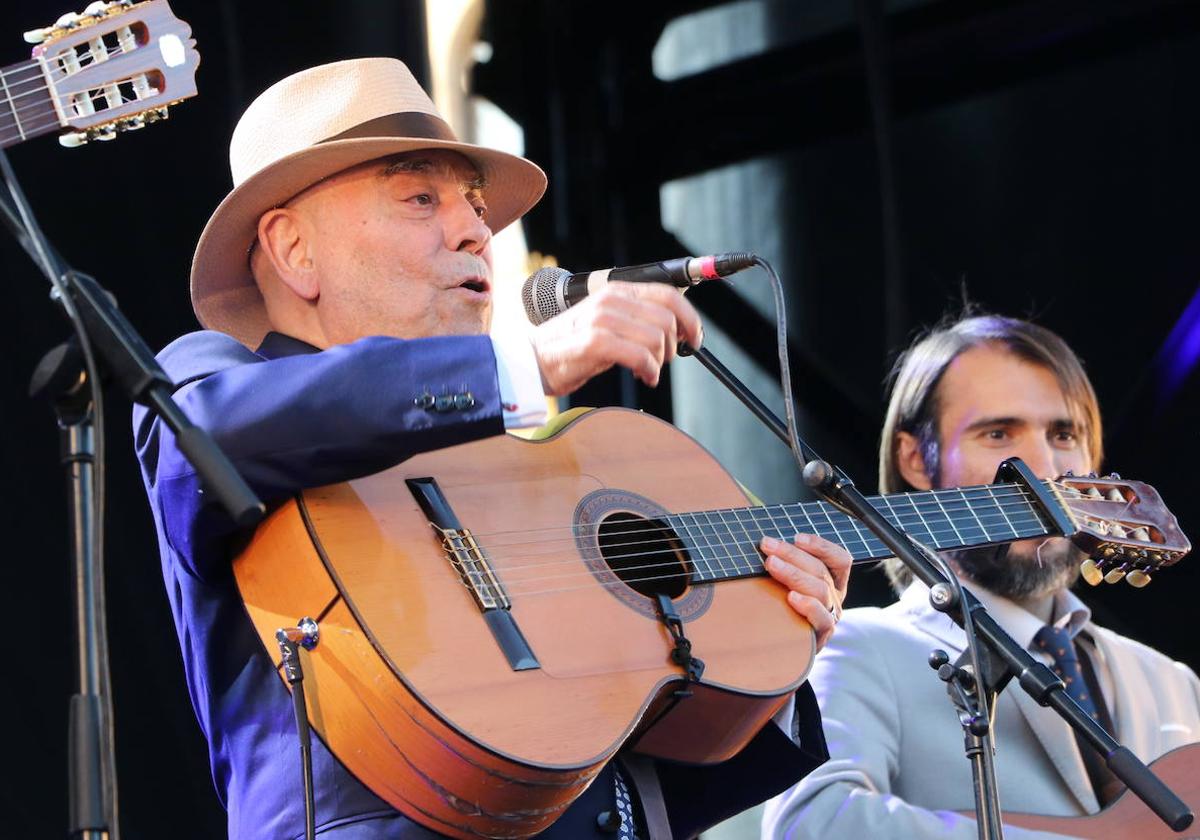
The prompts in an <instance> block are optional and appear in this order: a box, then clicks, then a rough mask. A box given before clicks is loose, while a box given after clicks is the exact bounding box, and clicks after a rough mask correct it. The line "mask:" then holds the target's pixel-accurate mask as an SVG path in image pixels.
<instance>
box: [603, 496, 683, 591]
mask: <svg viewBox="0 0 1200 840" xmlns="http://www.w3.org/2000/svg"><path fill="white" fill-rule="evenodd" d="M598 540H599V543H600V555H601V556H602V557H603V558H604V562H605V563H606V564H608V567H609V568H610V569H612V571H613V574H615V575H616V576H617V577H618V578H620V580H621V582H622V583H624V584H625V585H626V586H628V587H630V588H631V589H633V590H634V591H635V592H637V593H638V594H640V595H645V596H646V597H647V598H653V597H654V596H656V595H666V596H667V597H668V598H678V597H679V596H680V595H682V594H683V593H684V591H685V590H686V589H687V585H688V577H689V574H688V570H689V569H690V568H691V559H690V558H689V557H688V553H687V550H686V549H685V548H684V547H683V544H682V543H681V542H680V541H679V537H678V536H676V535H675V532H674V531H673V530H672V529H671V527H670V526H669V525H667V524H666V523H665V522H663V521H662V520H661V519H645V518H643V517H641V516H635V515H634V514H632V513H614V514H613V515H612V516H609V517H606V518H605V519H604V521H603V522H601V523H600V528H599V534H598Z"/></svg>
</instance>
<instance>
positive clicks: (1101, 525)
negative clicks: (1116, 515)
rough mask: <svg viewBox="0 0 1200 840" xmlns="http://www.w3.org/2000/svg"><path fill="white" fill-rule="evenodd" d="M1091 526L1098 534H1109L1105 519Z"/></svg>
mask: <svg viewBox="0 0 1200 840" xmlns="http://www.w3.org/2000/svg"><path fill="white" fill-rule="evenodd" d="M1090 524H1091V526H1092V530H1093V531H1095V532H1096V533H1097V534H1107V533H1108V532H1109V525H1108V522H1106V521H1105V520H1103V519H1097V520H1096V521H1095V522H1092V523H1090Z"/></svg>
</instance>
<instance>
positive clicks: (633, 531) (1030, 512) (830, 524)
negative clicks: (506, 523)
mask: <svg viewBox="0 0 1200 840" xmlns="http://www.w3.org/2000/svg"><path fill="white" fill-rule="evenodd" d="M989 501H990V500H989ZM930 511H933V512H936V513H937V514H939V516H937V517H927V516H926V514H927V513H929V512H930ZM882 512H883V513H884V516H885V517H888V516H889V514H890V515H893V516H895V517H907V518H908V523H907V524H914V523H919V524H922V525H926V526H928V525H937V526H939V527H946V526H947V525H948V526H949V527H950V529H951V530H953V527H954V525H953V524H952V523H950V518H949V517H948V516H946V515H944V514H955V515H960V514H962V513H964V512H970V513H972V514H973V516H972V519H976V518H978V517H979V516H982V517H989V518H994V517H996V516H1006V515H1009V514H1012V513H1016V515H1020V516H1033V517H1035V518H1037V513H1036V510H1035V509H1034V508H1032V507H1031V506H1030V505H1029V504H1026V503H1025V502H1024V501H1015V502H1014V501H1007V502H999V503H998V504H996V505H994V506H992V507H991V509H990V510H977V509H975V508H973V507H971V506H969V505H962V506H960V507H949V506H940V507H937V506H932V505H927V506H926V507H925V508H924V509H916V508H913V507H910V508H909V509H906V510H895V509H894V508H893V509H892V510H885V511H882ZM814 513H815V515H816V517H817V519H816V520H814V518H813V515H814ZM826 513H828V514H829V515H828V516H827V515H826ZM685 517H687V518H690V519H692V520H693V521H692V522H691V523H689V522H687V521H686V519H685ZM671 519H674V520H676V522H677V524H678V525H680V526H682V527H683V528H685V529H688V530H692V529H695V528H704V527H706V526H712V527H717V528H721V527H726V526H732V527H743V526H746V525H752V526H755V527H757V526H760V525H762V524H764V523H765V524H767V525H770V526H772V528H777V529H778V530H780V531H790V532H792V533H796V532H804V531H805V528H803V527H802V526H804V525H811V527H817V526H818V525H820V526H822V527H825V528H828V529H832V530H833V531H837V532H841V531H843V530H844V531H845V532H846V533H848V534H855V533H861V534H870V533H871V532H870V531H869V530H868V529H866V528H865V526H861V525H857V521H856V520H852V519H850V517H847V516H845V515H844V514H841V513H840V512H837V511H832V510H830V511H826V510H817V511H815V512H814V511H808V510H803V509H800V508H799V505H792V506H784V505H778V506H774V505H772V506H763V507H753V508H750V507H746V508H723V509H716V510H702V511H686V512H682V513H667V514H664V515H662V516H650V517H647V518H646V519H638V520H630V521H628V522H627V523H622V525H624V524H629V525H631V526H632V527H629V528H623V527H622V526H615V527H610V528H608V529H606V530H605V532H604V533H605V537H606V538H611V537H621V536H627V535H637V534H644V533H645V532H646V530H647V525H646V523H651V522H664V521H665V520H671ZM822 519H823V520H824V521H821V520H822ZM938 520H940V521H938ZM968 522H970V520H964V521H963V523H961V524H963V525H964V527H972V526H970V525H968V524H967V523H968ZM667 524H669V523H667ZM843 524H844V527H839V526H840V525H843ZM997 524H999V523H997ZM856 526H857V527H856ZM597 527H598V526H597V524H596V523H588V524H578V525H562V526H550V527H546V528H535V529H530V530H528V531H493V532H490V533H484V532H480V533H475V532H474V531H472V532H471V534H470V535H471V537H472V538H474V539H475V540H476V541H477V542H479V541H481V540H486V541H487V542H488V546H489V547H490V548H493V549H495V548H510V547H513V546H521V545H547V544H551V543H570V542H571V541H572V540H573V539H574V538H575V537H577V536H584V535H592V534H594V533H595V532H596V529H597ZM650 527H653V526H650ZM974 527H978V526H977V525H976V526H974ZM658 530H662V529H661V528H659V529H658ZM548 532H559V533H560V534H561V536H553V535H549V536H547V533H548ZM511 535H518V536H526V535H531V536H532V535H538V536H536V537H534V538H532V539H518V540H512V541H508V542H498V541H496V540H494V539H492V537H495V536H511Z"/></svg>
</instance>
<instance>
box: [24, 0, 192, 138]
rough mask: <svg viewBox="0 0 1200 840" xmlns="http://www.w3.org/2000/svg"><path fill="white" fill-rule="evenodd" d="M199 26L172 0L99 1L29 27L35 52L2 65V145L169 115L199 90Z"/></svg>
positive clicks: (110, 133)
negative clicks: (176, 10)
mask: <svg viewBox="0 0 1200 840" xmlns="http://www.w3.org/2000/svg"><path fill="white" fill-rule="evenodd" d="M191 34H192V30H191V27H189V26H188V25H187V24H186V23H184V22H183V21H181V20H179V19H178V18H176V17H175V15H174V14H173V13H172V12H171V7H170V6H169V5H168V3H167V0H149V2H145V3H134V2H131V0H115V2H110V3H104V2H95V3H92V4H91V5H90V6H88V7H87V9H86V10H85V11H84V12H83V13H82V14H76V13H69V14H65V15H63V16H62V17H60V18H59V19H58V21H57V22H55V23H54V24H52V25H50V26H47V27H44V28H42V29H34V30H31V31H30V32H26V33H25V40H26V41H29V42H31V43H34V44H36V45H37V46H36V47H34V49H33V56H32V58H31V59H30V60H29V61H22V62H18V63H17V64H10V65H8V66H7V67H0V148H7V147H8V146H14V145H16V144H17V143H23V142H24V141H26V140H30V139H32V138H34V137H41V136H42V135H44V134H50V133H52V132H56V131H57V132H60V136H59V142H60V143H62V144H63V145H64V146H67V147H77V146H81V145H83V144H84V143H87V142H88V141H90V140H111V139H113V138H114V137H116V136H117V134H119V133H121V132H124V131H133V130H135V129H139V128H142V127H143V126H145V125H148V124H150V123H154V122H159V121H161V120H165V119H167V115H168V113H169V112H168V109H169V108H170V106H172V105H174V104H175V103H177V102H179V101H180V100H182V99H187V98H188V97H191V96H195V95H196V80H195V77H196V68H197V67H198V66H199V65H200V54H199V53H197V52H196V50H195V44H196V42H195V41H193V40H192V39H191Z"/></svg>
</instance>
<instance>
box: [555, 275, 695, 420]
mask: <svg viewBox="0 0 1200 840" xmlns="http://www.w3.org/2000/svg"><path fill="white" fill-rule="evenodd" d="M703 336H704V329H703V327H702V326H701V324H700V315H699V313H697V312H696V309H695V307H693V306H692V305H691V303H689V302H688V301H686V300H684V298H683V295H682V294H680V293H679V290H678V289H676V288H674V287H673V286H667V285H664V284H660V283H621V282H612V283H609V284H607V285H606V286H605V287H604V288H603V289H601V290H600V291H599V292H597V293H596V294H594V295H589V296H588V297H587V298H586V299H584V300H583V301H581V302H580V303H579V304H578V305H576V306H573V307H571V308H570V309H568V310H567V311H566V312H563V313H562V314H560V315H556V316H555V317H553V318H551V319H550V320H549V321H546V322H545V323H543V324H540V325H538V326H537V327H535V328H534V330H533V334H532V342H533V352H534V355H535V356H536V357H537V362H538V369H539V370H540V371H541V374H542V387H543V389H544V390H545V392H546V394H547V395H549V396H555V397H561V396H565V395H567V394H570V393H571V392H573V391H575V390H576V389H577V388H579V386H581V385H582V384H583V383H585V382H587V381H588V380H589V379H591V378H592V377H593V376H596V375H597V374H600V373H603V372H604V371H606V370H608V369H609V368H610V367H612V366H613V365H621V366H622V367H626V368H628V369H629V370H630V371H632V372H633V375H634V376H636V377H637V378H638V379H639V380H641V381H642V382H644V383H646V384H647V385H649V386H651V387H654V386H655V385H657V384H658V377H659V372H660V371H661V370H662V366H663V365H664V364H666V363H667V362H669V361H671V359H673V358H675V348H676V346H677V345H678V343H679V342H680V341H681V340H682V341H686V342H687V343H688V344H690V345H691V346H692V347H699V346H700V342H701V341H702V340H703Z"/></svg>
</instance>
